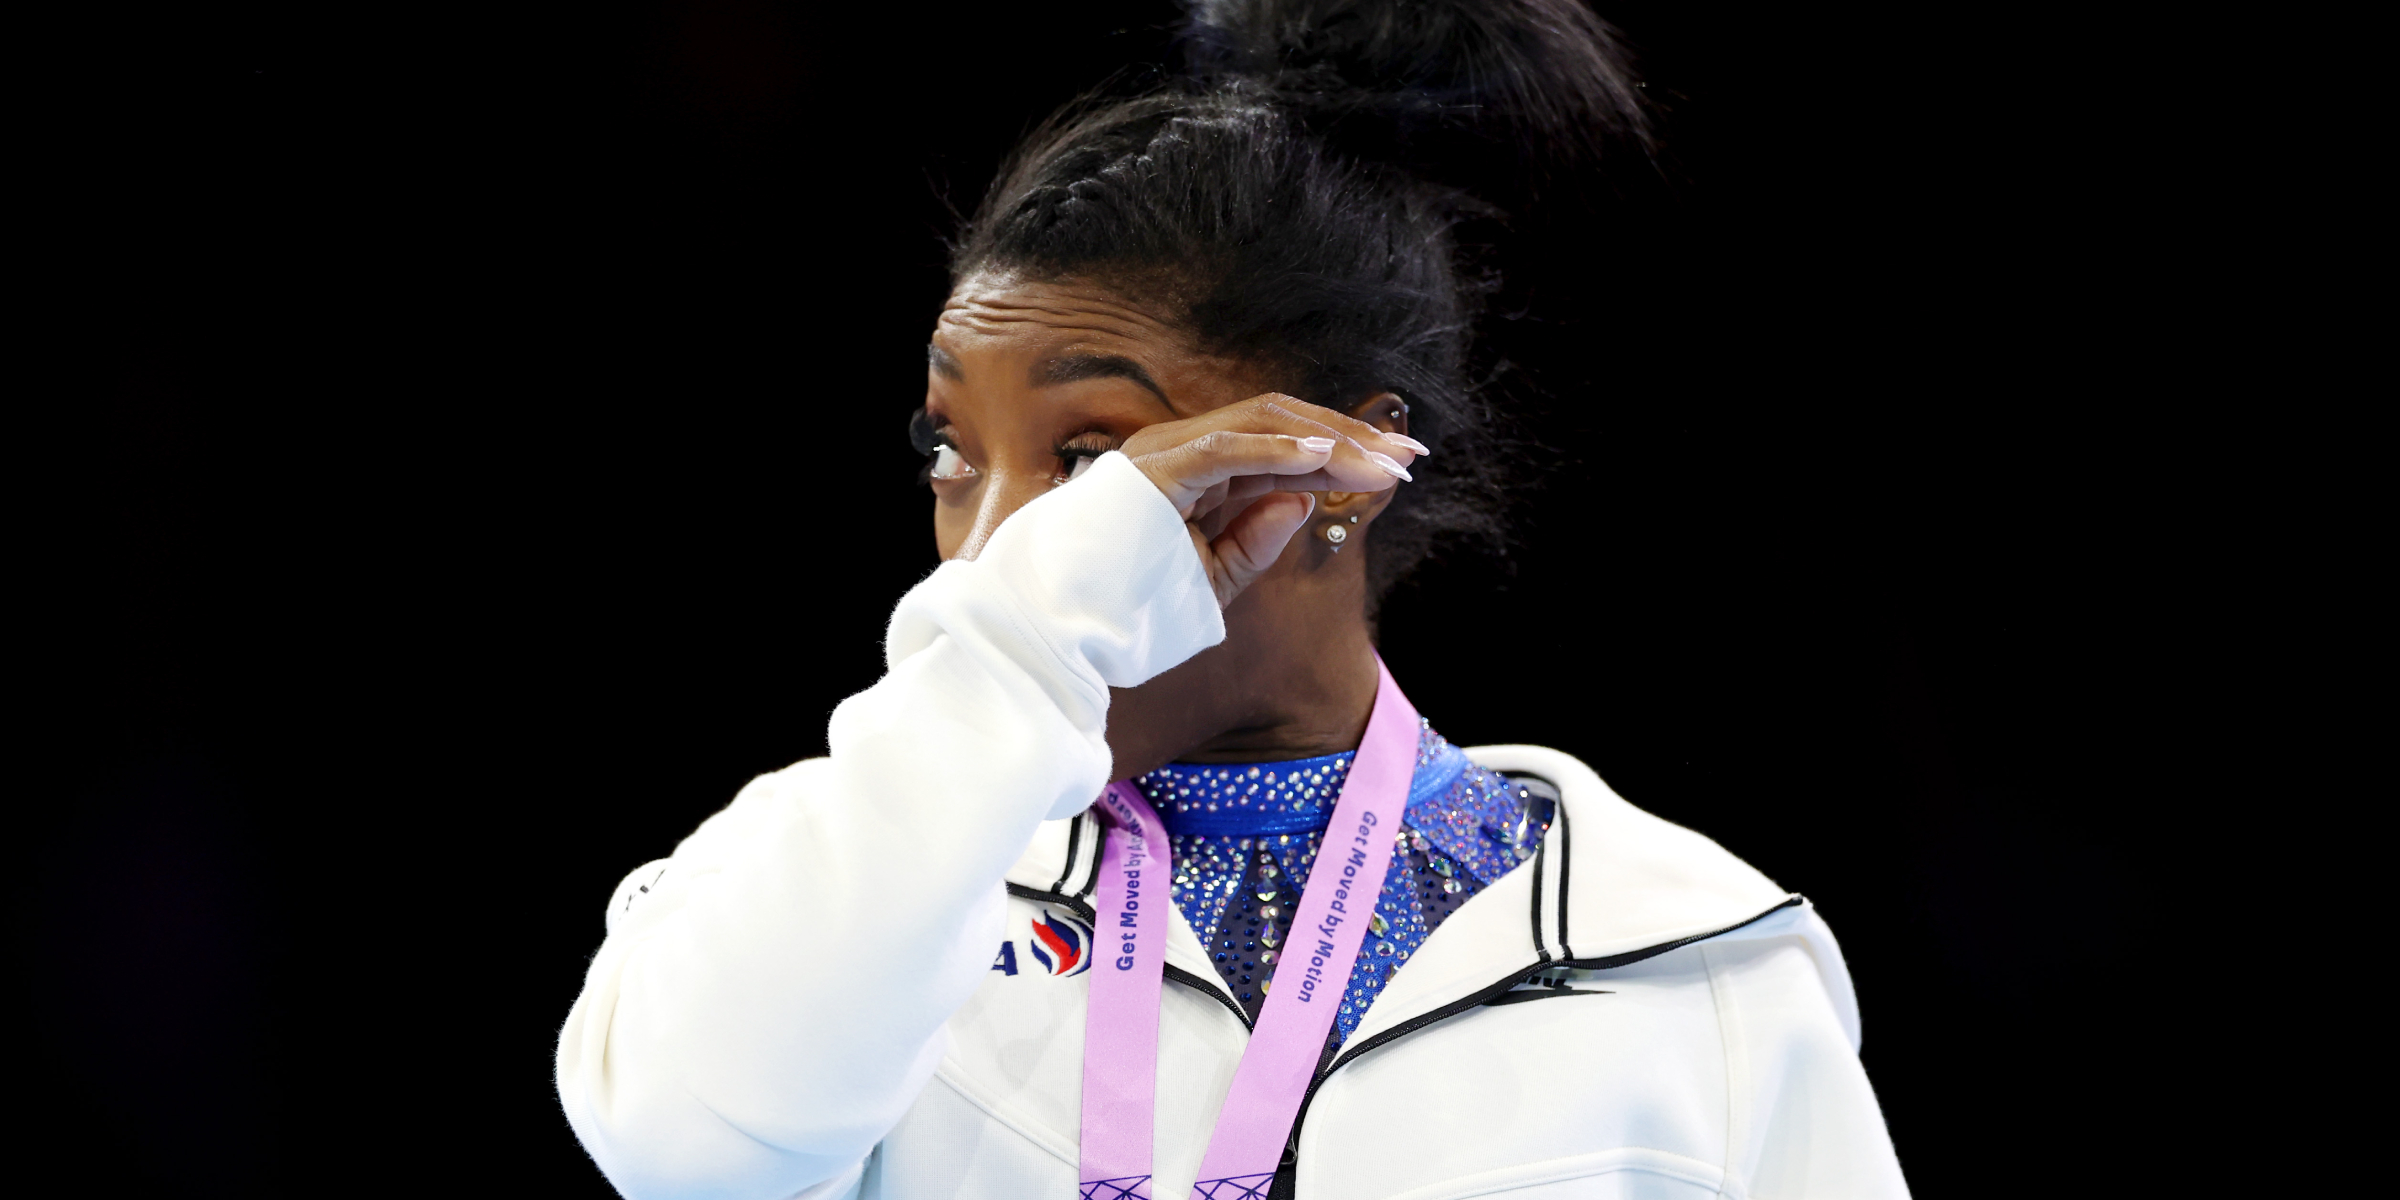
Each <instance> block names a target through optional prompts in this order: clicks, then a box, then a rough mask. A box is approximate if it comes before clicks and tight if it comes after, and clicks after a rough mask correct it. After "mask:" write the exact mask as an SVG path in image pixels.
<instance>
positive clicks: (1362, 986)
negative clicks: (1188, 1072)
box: [1134, 727, 1548, 1043]
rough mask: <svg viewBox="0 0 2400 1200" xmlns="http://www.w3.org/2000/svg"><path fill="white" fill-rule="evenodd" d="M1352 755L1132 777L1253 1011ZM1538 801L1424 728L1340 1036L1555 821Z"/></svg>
mask: <svg viewBox="0 0 2400 1200" xmlns="http://www.w3.org/2000/svg"><path fill="white" fill-rule="evenodd" d="M1351 759H1352V755H1351V754H1350V753H1348V752H1344V753H1341V754H1328V755H1323V756H1320V757H1316V758H1302V759H1287V760H1284V761H1280V762H1266V763H1243V764H1239V765H1235V764H1230V763H1228V764H1216V763H1171V764H1169V765H1167V766H1164V767H1161V768H1159V769H1158V770H1155V771H1152V772H1150V773H1148V774H1146V775H1143V776H1140V777H1139V778H1137V779H1135V780H1134V783H1135V785H1136V786H1138V787H1139V788H1140V789H1141V790H1142V794H1143V795H1144V796H1146V797H1148V798H1149V800H1150V803H1151V806H1152V808H1154V809H1155V810H1156V811H1157V812H1158V815H1159V821H1160V823H1161V824H1163V825H1164V826H1166V829H1167V834H1168V841H1169V846H1170V849H1171V851H1172V853H1173V855H1174V859H1175V876H1174V880H1173V882H1172V883H1171V884H1170V885H1169V887H1168V893H1167V894H1168V895H1169V896H1170V897H1171V898H1173V900H1174V902H1175V906H1176V908H1177V909H1178V910H1180V911H1181V912H1182V914H1183V918H1184V921H1185V923H1186V924H1188V925H1189V926H1190V927H1191V929H1192V933H1193V935H1194V936H1196V937H1198V938H1199V939H1200V941H1201V943H1202V945H1203V946H1204V947H1206V949H1207V950H1208V952H1209V957H1210V958H1211V959H1212V960H1213V962H1214V964H1215V965H1216V967H1217V970H1218V972H1219V973H1220V974H1221V975H1222V976H1223V977H1224V980H1225V985H1226V987H1227V988H1229V989H1230V990H1231V991H1232V993H1233V995H1234V997H1235V998H1236V999H1237V1000H1238V1001H1239V1002H1240V1003H1241V1005H1242V1007H1243V1009H1244V1010H1245V1011H1247V1012H1249V1013H1250V1014H1251V1015H1252V1016H1254V1017H1255V1016H1256V1015H1257V1012H1258V1007H1259V1005H1260V1004H1262V1003H1263V1002H1264V1000H1265V998H1266V993H1267V990H1268V987H1269V984H1270V983H1271V981H1272V979H1273V976H1274V971H1275V964H1276V960H1277V956H1278V953H1279V948H1280V947H1281V945H1282V943H1283V941H1284V939H1285V937H1286V936H1287V935H1288V933H1289V926H1290V918H1291V911H1292V907H1293V904H1294V902H1295V901H1296V900H1297V899H1298V898H1299V897H1298V893H1299V889H1300V888H1302V887H1304V886H1305V885H1306V884H1307V882H1308V876H1309V872H1310V868H1311V867H1312V866H1313V865H1314V863H1315V860H1316V857H1317V850H1318V848H1319V843H1320V842H1321V841H1322V837H1323V833H1324V831H1325V828H1326V827H1327V826H1328V825H1329V824H1331V822H1332V819H1333V808H1334V804H1335V802H1336V801H1337V800H1339V799H1340V798H1341V791H1342V784H1343V782H1344V781H1345V780H1346V779H1347V778H1348V776H1349V772H1350V765H1351ZM1530 797H1531V793H1528V792H1525V791H1524V790H1523V789H1521V788H1519V787H1517V786H1516V785H1514V784H1512V783H1511V782H1510V781H1509V780H1507V779H1506V778H1504V777H1502V776H1500V775H1498V774H1495V773H1493V772H1491V771H1488V770H1485V769H1483V768H1481V767H1478V766H1476V765H1475V764H1474V763H1473V762H1472V761H1470V760H1469V759H1468V758H1467V756H1466V754H1465V753H1464V752H1462V751H1460V750H1459V749H1458V748H1457V747H1455V746H1452V745H1451V744H1450V743H1449V742H1448V741H1447V740H1446V739H1444V738H1443V737H1442V736H1441V735H1440V734H1438V733H1435V732H1434V731H1433V730H1432V729H1431V728H1430V727H1428V728H1426V729H1424V730H1423V731H1422V733H1421V734H1420V736H1419V738H1418V744H1417V762H1416V771H1415V774H1414V776H1413V778H1412V779H1411V780H1410V784H1409V797H1408V807H1407V809H1406V812H1405V815H1404V816H1403V818H1402V822H1401V824H1402V829H1401V830H1399V831H1397V838H1396V841H1395V844H1394V847H1393V853H1394V859H1393V862H1392V868H1391V870H1390V872H1389V873H1388V874H1387V875H1386V877H1385V882H1384V886H1383V888H1382V891H1381V894H1380V895H1379V897H1378V901H1377V906H1376V910H1375V912H1374V913H1373V915H1372V916H1371V917H1370V920H1369V928H1370V930H1371V931H1372V933H1373V934H1374V936H1373V938H1371V939H1370V942H1369V946H1368V947H1367V949H1366V951H1365V953H1364V954H1362V956H1361V959H1360V962H1359V963H1358V965H1357V967H1356V968H1355V970H1354V971H1353V973H1352V979H1351V980H1350V983H1349V986H1348V987H1347V988H1346V989H1345V992H1344V996H1343V1001H1342V1005H1341V1009H1340V1015H1339V1016H1338V1017H1337V1018H1336V1020H1335V1024H1334V1029H1333V1031H1332V1035H1333V1040H1334V1041H1335V1042H1337V1043H1338V1042H1339V1041H1340V1040H1341V1039H1342V1038H1344V1037H1347V1036H1348V1035H1349V1032H1350V1031H1351V1030H1352V1029H1355V1028H1357V1024H1358V1022H1359V1020H1361V1019H1362V1018H1363V1017H1364V1015H1365V1013H1366V1010H1367V1006H1368V1005H1369V1004H1371V1003H1373V1001H1374V999H1375V996H1376V995H1377V994H1378V993H1379V992H1381V990H1382V988H1383V985H1384V983H1385V982H1387V981H1388V980H1389V979H1390V977H1391V974H1392V972H1393V971H1394V970H1396V969H1398V968H1399V967H1400V966H1401V965H1402V964H1404V963H1406V962H1407V961H1408V959H1409V957H1410V956H1411V955H1412V954H1413V953H1414V952H1415V951H1416V949H1417V948H1418V947H1419V946H1421V945H1423V943H1424V940H1425V938H1426V937H1428V936H1430V935H1431V934H1432V932H1433V930H1434V928H1435V927H1436V926H1438V925H1440V924H1441V922H1442V921H1443V919H1445V918H1446V917H1447V916H1448V915H1449V914H1450V913H1451V912H1454V911H1456V910H1457V908H1458V906H1459V905H1461V904H1464V903H1466V902H1467V901H1468V900H1469V899H1472V898H1473V897H1474V895H1475V894H1476V893H1477V892H1479V891H1481V890H1482V888H1483V887H1484V886H1486V885H1488V884H1489V883H1491V882H1492V881H1493V880H1496V879H1498V878H1499V877H1501V876H1502V875H1505V874H1507V873H1508V872H1509V871H1510V870H1512V869H1514V868H1515V867H1516V866H1517V864H1518V863H1520V862H1522V861H1524V859H1525V858H1526V857H1527V856H1528V855H1530V853H1531V852H1532V847H1533V845H1534V844H1535V843H1536V842H1538V841H1539V839H1540V836H1541V831H1542V829H1543V828H1544V827H1545V826H1547V824H1548V812H1547V807H1546V806H1540V805H1529V804H1528V800H1529V799H1530Z"/></svg>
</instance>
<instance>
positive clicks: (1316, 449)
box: [1300, 438, 1333, 454]
mask: <svg viewBox="0 0 2400 1200" xmlns="http://www.w3.org/2000/svg"><path fill="white" fill-rule="evenodd" d="M1300 448H1301V449H1303V450H1306V451H1308V452H1309V453H1310V454H1331V453H1333V439H1332V438H1301V439H1300Z"/></svg>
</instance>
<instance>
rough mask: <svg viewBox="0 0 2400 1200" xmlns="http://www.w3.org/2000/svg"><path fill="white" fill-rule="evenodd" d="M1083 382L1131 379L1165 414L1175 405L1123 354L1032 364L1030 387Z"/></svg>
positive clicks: (1140, 367) (1152, 380) (1058, 359)
mask: <svg viewBox="0 0 2400 1200" xmlns="http://www.w3.org/2000/svg"><path fill="white" fill-rule="evenodd" d="M1085 379H1130V380H1132V381H1133V382H1135V383H1138V384H1140V385H1142V386H1143V387H1145V388H1148V389H1150V394H1151V395H1153V396H1156V397H1158V402H1159V403H1160V404H1162V405H1164V406H1165V407H1166V410H1167V411H1168V412H1170V413H1172V412H1174V411H1175V405H1174V404H1173V402H1171V401H1169V400H1168V399H1167V393H1166V389H1164V388H1161V387H1160V386H1158V381H1157V380H1155V379H1152V378H1150V372H1148V371H1145V370H1143V369H1142V364H1140V363H1137V362H1135V361H1133V360H1132V359H1130V358H1126V357H1124V356H1122V355H1117V354H1076V355H1069V356H1067V357H1065V358H1049V359H1044V360H1042V361H1041V362H1038V363H1035V364H1034V365H1033V386H1035V387H1054V386H1056V385H1058V384H1062V383H1075V382H1079V381H1081V380H1085Z"/></svg>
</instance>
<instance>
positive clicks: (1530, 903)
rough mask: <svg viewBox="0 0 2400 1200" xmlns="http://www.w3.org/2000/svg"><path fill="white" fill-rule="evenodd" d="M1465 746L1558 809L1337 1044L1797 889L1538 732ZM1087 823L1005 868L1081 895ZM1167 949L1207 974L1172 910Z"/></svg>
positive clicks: (1660, 946)
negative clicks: (1532, 849)
mask: <svg viewBox="0 0 2400 1200" xmlns="http://www.w3.org/2000/svg"><path fill="white" fill-rule="evenodd" d="M1467 755H1468V756H1469V757H1470V758H1472V759H1474V760H1475V761H1476V762H1477V763H1479V764H1481V765H1483V766H1484V767H1487V768H1489V769H1491V770H1494V771H1500V772H1504V773H1510V774H1530V775H1535V776H1538V777H1540V778H1542V779H1545V780H1547V781H1549V782H1550V783H1551V784H1552V785H1554V786H1555V787H1557V788H1558V792H1559V804H1558V816H1557V818H1556V819H1555V820H1553V821H1552V822H1551V825H1550V831H1549V833H1548V834H1547V835H1545V836H1544V838H1543V839H1542V844H1541V846H1540V848H1539V850H1538V851H1537V853H1536V854H1535V856H1534V857H1533V858H1532V859H1530V860H1528V861H1526V862H1525V863H1524V864H1523V865H1522V866H1520V867H1518V868H1517V869H1516V870H1514V871H1511V872H1509V873H1508V874H1506V875H1504V876H1502V877H1500V879H1498V880H1497V881H1495V882H1494V883H1492V884H1491V886H1489V887H1487V888H1485V889H1484V890H1483V891H1482V892H1481V893H1480V894H1478V895H1477V896H1476V897H1475V898H1474V899H1473V900H1470V901H1468V902H1467V903H1466V904H1464V905H1462V906H1460V908H1459V909H1458V911H1457V912H1455V913H1452V914H1451V915H1450V917H1449V919H1447V920H1445V921H1443V922H1442V924H1441V927H1440V928H1438V929H1436V930H1434V932H1433V936H1431V937H1429V938H1427V939H1426V941H1425V944H1424V945H1423V946H1422V947H1420V948H1419V949H1418V951H1417V952H1416V954H1415V955H1413V956H1412V957H1411V958H1410V959H1409V962H1408V965H1407V966H1406V967H1403V968H1401V969H1400V970H1399V971H1397V972H1395V973H1394V974H1393V976H1392V979H1391V982H1390V983H1389V984H1387V985H1386V986H1385V988H1384V990H1383V994H1382V995H1380V996H1378V997H1376V1000H1375V1005H1374V1007H1373V1008H1371V1009H1369V1010H1368V1012H1367V1019H1366V1020H1365V1021H1364V1022H1362V1023H1361V1024H1360V1026H1359V1028H1358V1030H1357V1031H1356V1032H1354V1033H1353V1034H1352V1035H1351V1036H1350V1038H1349V1040H1348V1044H1349V1045H1352V1046H1357V1045H1361V1044H1363V1043H1364V1042H1365V1041H1367V1040H1368V1039H1370V1038H1372V1037H1374V1036H1375V1035H1376V1034H1378V1033H1381V1032H1383V1031H1384V1030H1387V1029H1390V1028H1392V1027H1393V1026H1396V1025H1399V1024H1401V1023H1403V1022H1407V1021H1411V1020H1414V1019H1416V1018H1418V1017H1420V1016H1422V1015H1424V1014H1425V1013H1428V1012H1433V1011H1435V1010H1438V1009H1440V1008H1442V1007H1443V1006H1445V1005H1449V1004H1453V1003H1455V1002H1457V1001H1458V1000H1459V999H1461V998H1463V997H1468V996H1472V995H1475V994H1478V993H1479V992H1482V991H1485V990H1489V989H1491V988H1493V987H1495V986H1500V985H1503V984H1505V983H1509V982H1513V977H1514V976H1518V975H1522V974H1523V973H1525V972H1527V971H1529V970H1532V969H1538V968H1540V967H1544V966H1549V965H1554V964H1561V963H1565V964H1572V965H1575V966H1579V967H1609V966H1621V965H1624V964H1625V963H1629V962H1635V961H1639V960H1640V959H1643V958H1647V957H1650V956H1651V955H1653V954H1660V953H1664V952H1666V951H1668V950H1672V949H1674V948H1676V947H1678V946H1682V945H1685V944H1688V943H1690V942H1693V941H1697V940H1701V939H1704V938H1710V937H1716V936H1720V935H1723V934H1726V933H1727V932H1729V931H1732V930H1736V929H1740V928H1743V927H1745V926H1749V925H1752V924H1754V923H1756V922H1758V921H1759V920H1760V919H1761V918H1763V917H1767V916H1769V915H1771V914H1774V913H1775V912H1776V911H1777V910H1779V909H1783V908H1786V907H1793V906H1801V905H1804V903H1805V902H1803V901H1801V900H1800V898H1799V897H1797V896H1794V895H1792V894H1791V893H1789V892H1786V891H1785V890H1783V889H1782V888H1780V887H1778V886H1776V885H1775V883H1774V882H1773V881H1772V880H1770V879H1768V878H1767V877H1766V876H1765V875H1762V874H1760V873H1759V871H1758V870H1757V869H1756V868H1754V867H1752V866H1750V865H1749V864H1748V863H1745V862H1743V861H1742V860H1741V859H1739V858H1736V857H1734V856H1733V855H1732V854H1731V853H1728V852H1727V851H1726V850H1725V849H1724V847H1722V846H1719V845H1717V844H1716V843H1715V842H1713V841H1710V840H1709V839H1708V838H1707V837H1704V836H1702V835H1701V834H1698V833H1695V832H1693V831H1691V830H1689V829H1685V828H1683V827H1682V826H1680V825H1675V824H1672V823H1670V822H1667V821H1665V820H1662V819H1660V818H1658V817H1655V816H1652V815H1650V814H1649V813H1646V812H1643V811H1642V810H1640V809H1638V808H1635V807H1634V806H1633V805H1631V804H1628V803H1626V802H1625V800H1624V799H1623V798H1622V797H1620V796H1618V795H1617V794H1616V792H1614V791H1612V790H1611V789H1610V788H1609V786H1608V785H1607V784H1606V783H1604V782H1602V781H1601V779H1600V777H1599V776H1598V775H1596V774H1594V773H1593V771H1592V769H1591V768H1590V767H1587V766H1585V765H1583V763H1581V762H1579V761H1577V760H1576V759H1575V758H1574V757H1573V756H1571V755H1567V754H1562V753H1560V752H1558V751H1556V750H1550V749H1546V748H1544V747H1540V746H1477V747H1469V748H1468V749H1467ZM1096 831H1097V826H1096V824H1095V819H1094V818H1093V817H1092V816H1091V815H1090V814H1089V813H1086V814H1084V815H1081V816H1078V817H1074V818H1071V819H1069V820H1065V821H1050V822H1046V823H1044V824H1043V825H1042V826H1041V828H1040V830H1039V831H1038V832H1037V833H1036V834H1035V836H1034V839H1033V843H1032V845H1031V846H1029V847H1027V849H1026V851H1025V854H1024V855H1023V856H1022V857H1021V858H1019V859H1018V860H1017V863H1016V865H1015V866H1013V867H1011V868H1010V869H1009V872H1008V876H1007V878H1008V882H1009V883H1011V884H1014V885H1016V886H1017V888H1018V889H1019V890H1020V891H1024V892H1031V893H1036V894H1047V895H1052V896H1056V897H1059V898H1060V899H1070V900H1073V901H1075V902H1079V903H1088V898H1089V896H1090V894H1091V891H1092V888H1093V885H1094V883H1095V881H1096V880H1097V878H1098V874H1099V854H1098V844H1099V839H1098V837H1097V836H1096ZM1816 928H1819V929H1821V928H1822V925H1821V923H1820V924H1818V925H1817V926H1816ZM1825 940H1826V941H1827V943H1828V944H1830V938H1829V937H1828V938H1826V939H1825ZM1167 961H1168V962H1169V963H1170V964H1173V965H1175V966H1179V967H1182V968H1183V969H1184V970H1186V971H1189V972H1191V973H1192V974H1194V975H1196V976H1199V977H1200V978H1201V979H1204V980H1207V981H1208V982H1209V983H1210V984H1211V985H1212V986H1213V985H1215V984H1216V983H1218V982H1219V981H1218V980H1217V979H1216V976H1215V971H1214V968H1212V967H1211V966H1210V965H1209V963H1208V957H1207V954H1206V953H1205V951H1204V950H1203V949H1202V947H1201V946H1200V942H1199V939H1198V938H1197V937H1196V936H1195V935H1194V934H1193V933H1192V931H1191V928H1190V927H1189V926H1188V925H1187V924H1185V922H1184V921H1183V919H1182V914H1181V912H1180V911H1177V912H1175V913H1174V919H1173V920H1172V922H1171V923H1170V927H1169V931H1168V940H1167ZM1833 974H1838V975H1840V976H1841V982H1840V985H1839V987H1840V990H1841V991H1842V992H1843V993H1844V994H1843V995H1842V996H1840V997H1837V1004H1841V1006H1842V1007H1844V1008H1845V1009H1847V1010H1848V1011H1847V1012H1846V1013H1845V1016H1846V1017H1847V1023H1849V1024H1850V1025H1851V1026H1852V1027H1853V1029H1855V1024H1856V1016H1855V1011H1856V1009H1855V1005H1854V1003H1844V1002H1846V1001H1848V1000H1849V997H1848V996H1847V992H1848V979H1847V973H1846V972H1836V973H1833Z"/></svg>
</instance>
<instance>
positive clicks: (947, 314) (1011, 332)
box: [934, 272, 1183, 353]
mask: <svg viewBox="0 0 2400 1200" xmlns="http://www.w3.org/2000/svg"><path fill="white" fill-rule="evenodd" d="M934 340H935V342H936V344H941V343H945V342H953V343H957V344H958V346H957V348H959V349H964V348H967V347H969V346H977V347H979V348H980V347H983V346H988V345H990V343H992V342H994V341H1023V342H1026V343H1029V344H1030V343H1041V344H1050V345H1055V344H1060V343H1067V342H1075V341H1079V340H1080V341H1089V342H1095V343H1107V344H1111V345H1113V346H1116V347H1117V348H1119V349H1131V348H1133V347H1136V346H1147V347H1153V348H1155V349H1157V350H1159V351H1163V352H1170V353H1171V352H1173V351H1175V350H1180V349H1182V348H1183V346H1182V342H1183V339H1182V338H1181V336H1180V335H1178V334H1177V332H1176V331H1175V330H1174V328H1173V327H1171V326H1170V325H1168V323H1167V322H1166V320H1165V319H1164V318H1163V317H1161V316H1160V315H1159V314H1158V313H1157V312H1155V311H1153V310H1152V309H1149V308H1146V307H1144V306H1142V305H1139V304H1136V303H1134V302H1133V301H1130V300H1127V299H1126V298H1125V297H1123V296H1122V295H1119V294H1118V293H1116V292H1114V291H1111V290H1109V289H1107V288H1103V287H1100V286H1099V285H1097V284H1092V283H1086V282H1080V281H1075V280H1064V281H1029V280H1023V279H1019V278H1016V277H1014V276H1011V275H1006V274H1000V273H992V272H984V273H979V274H975V275H971V276H969V277H967V278H966V279H963V280H960V281H959V284H958V286H957V287H956V288H953V289H952V290H951V292H950V298H949V299H948V300H946V301H944V302H943V304H942V315H941V317H940V319H939V320H937V321H936V322H935V323H934Z"/></svg>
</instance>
